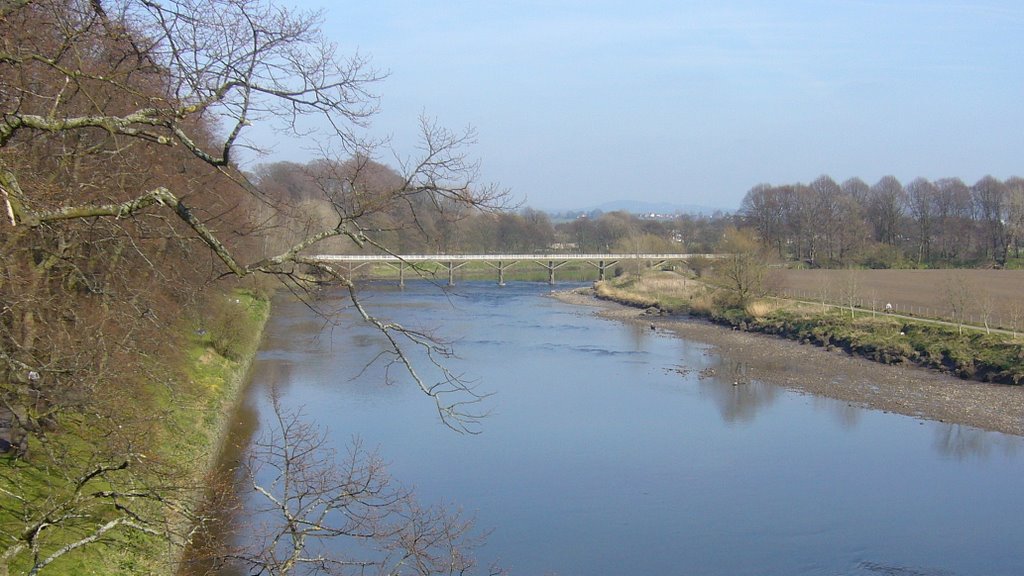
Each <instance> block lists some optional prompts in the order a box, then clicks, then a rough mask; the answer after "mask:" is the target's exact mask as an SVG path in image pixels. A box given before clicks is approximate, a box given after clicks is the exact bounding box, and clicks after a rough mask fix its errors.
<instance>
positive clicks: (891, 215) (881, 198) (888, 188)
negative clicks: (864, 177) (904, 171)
mask: <svg viewBox="0 0 1024 576" xmlns="http://www.w3.org/2000/svg"><path fill="white" fill-rule="evenodd" d="M905 204H906V194H905V192H904V190H903V185H902V184H900V182H899V180H897V179H896V178H895V177H893V176H884V177H882V179H880V180H879V181H878V182H877V183H875V185H874V186H872V187H871V195H870V197H869V200H868V211H867V213H868V218H869V219H870V221H871V224H872V225H873V226H874V229H875V239H876V240H878V241H879V242H882V243H884V244H888V245H890V246H896V245H897V243H898V241H899V235H900V221H901V219H902V218H903V213H904V206H905Z"/></svg>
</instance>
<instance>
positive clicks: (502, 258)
mask: <svg viewBox="0 0 1024 576" xmlns="http://www.w3.org/2000/svg"><path fill="white" fill-rule="evenodd" d="M716 257H718V256H717V255H716V254H646V253H640V254H555V253H552V254H398V255H391V254H318V255H316V256H313V259H314V260H319V261H321V262H396V263H397V262H481V261H483V262H506V261H509V260H560V261H568V260H589V261H599V260H689V259H691V258H716Z"/></svg>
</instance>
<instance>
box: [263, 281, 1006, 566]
mask: <svg viewBox="0 0 1024 576" xmlns="http://www.w3.org/2000/svg"><path fill="white" fill-rule="evenodd" d="M458 289H459V290H460V294H459V295H458V296H455V295H452V294H451V293H448V294H444V293H440V292H439V291H437V290H435V289H432V288H429V287H428V288H420V287H417V286H415V285H410V286H409V287H408V288H407V290H406V292H397V291H387V292H381V293H375V294H373V297H372V298H371V299H370V301H369V302H370V303H369V305H370V306H371V307H373V310H374V313H375V314H378V315H381V316H384V317H388V318H390V319H394V320H396V321H399V322H401V323H403V324H405V325H408V326H414V327H415V326H431V325H432V326H436V327H438V329H439V331H440V333H441V334H442V335H444V336H447V337H450V338H457V339H458V340H459V347H458V352H459V355H460V358H458V359H453V360H452V363H451V365H450V367H451V368H452V369H453V370H457V371H458V373H460V374H465V375H467V376H468V377H473V378H479V379H480V381H481V387H482V388H483V391H486V392H496V395H495V396H493V397H490V398H488V402H489V403H490V404H489V405H488V408H493V411H494V414H493V416H492V417H490V418H488V419H487V420H485V422H484V425H483V434H481V435H479V436H459V435H455V434H453V433H451V432H449V431H447V430H446V429H444V428H443V426H440V425H439V424H438V421H437V417H436V414H433V413H432V406H430V405H429V404H428V403H427V402H426V401H425V400H424V398H423V397H422V396H421V395H419V393H418V392H417V391H416V390H414V389H413V388H412V387H411V386H406V385H404V384H402V383H400V382H399V383H398V384H397V385H394V386H386V385H384V384H383V369H378V368H374V369H372V370H365V365H366V363H367V362H368V361H369V360H371V359H372V358H373V357H374V354H375V353H376V345H375V342H377V340H376V338H377V337H376V336H375V335H374V333H373V332H372V331H371V330H367V329H365V327H361V325H359V324H352V325H347V328H346V329H344V330H340V329H339V330H332V329H331V328H330V327H327V328H323V327H322V328H321V329H320V331H319V332H318V333H317V334H307V333H303V329H308V327H309V326H310V325H311V321H310V319H309V318H310V315H311V314H313V313H312V312H311V311H310V310H309V309H307V308H305V307H304V306H301V305H294V304H292V303H288V302H281V303H278V304H277V305H276V306H275V309H274V314H275V319H274V324H273V325H272V326H271V330H272V331H276V333H272V334H268V338H267V339H266V340H265V348H264V351H263V353H262V354H261V356H260V362H259V363H257V365H256V366H254V370H253V372H254V378H255V379H256V383H261V382H262V383H263V384H260V385H259V386H253V388H252V390H253V393H254V394H259V393H262V392H258V391H264V390H267V389H269V383H273V382H276V383H278V384H279V385H282V386H289V388H287V389H286V390H285V394H286V395H287V397H288V398H287V400H288V401H289V402H290V403H292V404H293V405H304V406H306V407H307V408H308V412H309V414H310V415H311V416H312V417H314V418H316V419H317V420H318V421H319V422H322V423H328V424H330V425H331V428H332V431H331V433H332V438H334V439H335V440H336V441H337V445H338V446H339V447H342V446H344V445H346V443H347V442H348V441H349V439H350V438H351V437H352V436H353V435H359V436H361V437H362V438H364V439H365V440H366V442H367V443H368V445H370V446H379V447H380V448H381V451H382V454H383V455H384V457H385V458H386V459H387V460H388V461H390V462H391V463H392V467H391V468H392V471H393V472H394V473H395V475H396V476H397V477H399V478H400V479H402V480H403V481H405V482H406V483H408V484H410V485H416V487H417V492H418V493H419V495H420V497H421V498H423V499H424V501H426V502H439V501H442V500H443V501H447V502H457V503H458V504H459V505H460V506H462V507H463V508H465V509H467V510H470V511H474V512H476V515H477V518H478V521H479V525H480V526H482V527H487V528H493V529H494V532H493V534H492V535H491V539H490V541H489V543H488V545H487V546H486V547H485V548H484V549H483V550H482V555H483V557H482V558H481V560H482V561H483V562H484V563H485V564H486V563H488V562H489V561H490V560H493V559H497V558H501V559H502V560H503V561H504V563H505V564H506V565H511V567H512V568H513V572H514V573H516V574H543V573H545V572H552V573H554V572H557V573H559V574H562V575H563V576H572V575H584V574H617V573H621V574H627V573H630V574H655V573H688V574H690V573H692V574H731V575H737V576H745V575H750V576H753V575H755V574H764V573H775V574H808V575H811V574H813V575H825V574H866V573H885V572H884V571H883V570H894V569H895V568H894V567H907V566H909V567H914V566H937V567H939V568H937V570H948V571H949V573H955V574H959V575H961V576H965V575H970V574H1017V573H1024V560H1021V559H1020V558H1019V557H1018V556H1016V555H1015V553H1014V550H1016V549H1017V547H1016V544H1018V542H1017V541H1016V539H1015V533H1016V530H1017V528H1019V519H1018V518H1016V517H1014V516H1013V515H1008V514H1006V513H1005V511H1006V510H1016V509H1024V495H1022V493H1021V492H1022V491H1020V490H1019V487H1018V486H1017V483H1016V479H1018V478H1020V477H1021V475H1024V462H1022V460H1024V458H1022V454H1024V452H1021V447H1022V444H1021V439H1019V438H1014V437H1008V436H1003V435H994V434H989V433H985V432H982V431H978V430H974V429H970V428H966V427H956V426H950V425H939V424H936V423H930V422H925V423H919V422H918V421H915V420H913V419H911V418H906V417H901V416H894V415H888V414H881V413H877V412H869V411H865V410H862V409H860V408H858V407H856V406H852V405H850V404H848V403H845V402H838V401H834V400H826V399H819V398H815V397H810V396H803V395H799V394H795V393H792V392H789V391H787V390H785V389H784V388H781V387H777V386H773V385H770V384H767V383H766V382H767V381H768V378H766V377H765V374H766V373H775V372H783V371H785V369H786V363H787V362H789V361H790V360H788V359H786V358H778V359H772V360H770V361H769V362H770V363H771V365H770V366H765V365H757V364H753V363H751V361H750V360H749V359H748V358H746V357H745V356H744V354H743V350H726V351H723V352H722V353H721V354H718V353H712V351H711V348H710V347H709V346H708V345H707V344H702V343H699V342H694V341H688V340H679V339H676V338H672V337H668V336H667V335H666V333H665V332H662V331H660V330H651V329H650V326H649V324H647V323H626V324H621V323H618V322H610V321H606V320H600V319H597V318H594V317H592V316H590V315H589V314H586V313H580V312H579V311H578V310H576V309H573V308H571V307H568V306H566V305H562V304H560V303H557V302H554V301H552V300H550V299H546V298H543V297H542V295H543V293H544V292H545V291H546V287H532V286H514V285H510V286H508V287H506V288H505V289H502V290H498V289H496V288H493V287H491V286H489V285H487V286H485V287H475V286H472V285H469V286H460V287H458ZM325 301H326V299H325ZM349 318H350V319H351V315H350V316H349ZM321 326H322V324H321ZM282 334H283V335H282ZM318 335H319V336H318ZM318 338H319V340H318ZM823 370H827V367H824V368H823ZM356 376H358V378H357V379H356V380H354V381H353V380H351V379H352V378H353V377H356ZM825 377H827V374H826V375H825ZM834 377H835V378H841V377H842V375H840V374H837V375H835V376H834ZM256 399H257V400H258V397H257V398H256ZM979 493H980V494H982V495H984V496H985V498H983V499H982V498H978V497H977V495H978V494H979ZM965 502H969V503H970V505H969V506H968V505H966V504H964V503H965ZM965 525H969V526H971V527H972V530H971V531H970V532H969V533H965V531H963V530H962V527H963V526H965ZM954 539H955V540H954ZM951 541H956V542H957V543H958V545H957V546H956V547H951V546H950V545H949V543H950V542H951ZM737 543H740V544H737ZM680 559H685V561H686V567H685V568H681V565H680ZM869 559H870V560H871V562H866V561H867V560H869ZM901 569H902V568H901ZM891 573H893V574H902V572H891ZM907 573H909V572H907ZM922 573H929V574H931V573H937V572H922Z"/></svg>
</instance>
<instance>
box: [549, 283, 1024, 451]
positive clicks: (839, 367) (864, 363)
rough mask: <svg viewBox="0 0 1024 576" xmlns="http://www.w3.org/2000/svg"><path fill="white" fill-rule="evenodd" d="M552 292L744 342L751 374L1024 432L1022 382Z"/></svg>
mask: <svg viewBox="0 0 1024 576" xmlns="http://www.w3.org/2000/svg"><path fill="white" fill-rule="evenodd" d="M553 296H554V297H556V298H558V299H559V300H561V301H563V302H567V303H570V304H575V305H580V306H588V307H591V308H593V309H594V310H595V312H596V313H598V314H600V315H601V316H603V317H606V318H611V319H615V320H620V321H625V322H640V323H644V324H652V325H654V326H655V327H656V328H658V329H659V330H665V331H669V332H671V333H673V334H676V335H678V336H680V337H682V338H686V339H690V340H695V341H698V342H701V343H704V344H707V345H709V346H711V347H713V348H717V349H721V350H723V351H730V350H741V351H742V352H743V355H744V357H745V358H747V360H748V362H749V366H748V368H749V369H748V371H747V372H746V377H747V378H748V379H749V380H758V381H762V382H767V383H771V384H774V385H776V386H781V387H783V388H786V389H789V390H794V391H797V392H800V393H804V394H813V395H816V396H824V397H828V398H833V399H836V400H841V401H844V402H847V403H849V404H851V405H854V406H861V407H864V408H869V409H873V410H883V411H886V412H894V413H898V414H904V415H907V416H911V417H915V418H921V419H926V420H936V421H940V422H946V423H952V424H963V425H968V426H973V427H977V428H982V429H985V430H993V431H997V432H1003V433H1006V434H1015V435H1018V436H1024V418H1022V415H1024V387H1022V386H1006V385H999V384H989V383H983V382H973V381H965V380H960V379H958V378H955V377H952V376H949V375H945V374H939V373H936V372H933V371H930V370H926V369H924V368H919V367H914V366H907V365H888V364H880V363H877V362H872V361H870V360H867V359H864V358H859V357H856V356H851V355H850V354H848V353H847V352H845V351H843V350H842V349H841V348H834V349H832V350H828V349H826V348H822V347H817V346H810V345H805V344H800V343H799V342H795V341H792V340H785V339H782V338H778V337H775V336H769V335H765V334H759V333H751V332H744V331H741V330H731V329H729V328H726V327H723V326H719V325H716V324H712V323H711V322H709V321H706V320H701V319H698V318H693V317H690V316H689V315H667V316H666V315H652V314H646V313H645V312H644V311H642V310H638V309H637V308H635V307H630V306H627V305H624V304H619V303H615V302H610V301H606V300H598V299H597V298H596V297H595V295H594V292H593V290H591V289H589V288H587V289H579V290H574V291H564V292H556V293H553ZM737 385H743V383H741V382H737Z"/></svg>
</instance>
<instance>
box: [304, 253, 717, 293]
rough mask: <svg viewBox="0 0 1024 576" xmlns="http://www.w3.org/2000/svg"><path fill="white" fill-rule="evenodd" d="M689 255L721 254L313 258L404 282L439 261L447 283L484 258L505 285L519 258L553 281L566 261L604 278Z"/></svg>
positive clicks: (356, 256)
mask: <svg viewBox="0 0 1024 576" xmlns="http://www.w3.org/2000/svg"><path fill="white" fill-rule="evenodd" d="M693 258H712V259H713V258H721V255H720V254H642V253H637V254H555V253H551V254H394V255H393V254H381V255H368V254H318V255H316V256H313V259H314V260H318V261H320V262H324V263H330V264H346V265H348V268H349V270H350V271H353V272H354V271H356V270H358V269H359V268H361V267H362V266H365V265H367V264H386V265H388V266H390V267H391V268H394V269H395V270H398V283H399V285H405V269H406V267H410V268H415V267H416V266H417V265H422V264H440V265H441V266H444V267H445V268H446V269H447V270H448V285H449V286H453V285H454V284H455V271H456V270H458V269H459V268H461V267H463V266H465V265H466V264H468V263H470V262H484V263H485V264H487V265H488V266H490V267H491V268H494V269H495V270H496V271H497V274H498V285H499V286H504V285H505V270H508V269H509V268H511V267H512V266H515V265H516V264H518V263H520V262H533V263H535V264H537V265H539V266H541V267H543V268H545V269H547V271H548V283H549V284H554V283H555V270H557V269H558V268H561V267H562V266H564V265H566V264H568V263H569V262H576V261H583V262H586V263H587V264H590V265H591V266H593V267H594V268H597V273H598V278H599V279H601V280H604V278H605V271H606V270H607V269H608V267H609V266H614V265H616V264H618V263H619V262H620V261H622V260H641V261H644V262H649V263H651V266H653V267H658V266H662V265H664V264H666V263H668V262H673V261H675V262H682V261H685V260H690V259H693Z"/></svg>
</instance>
